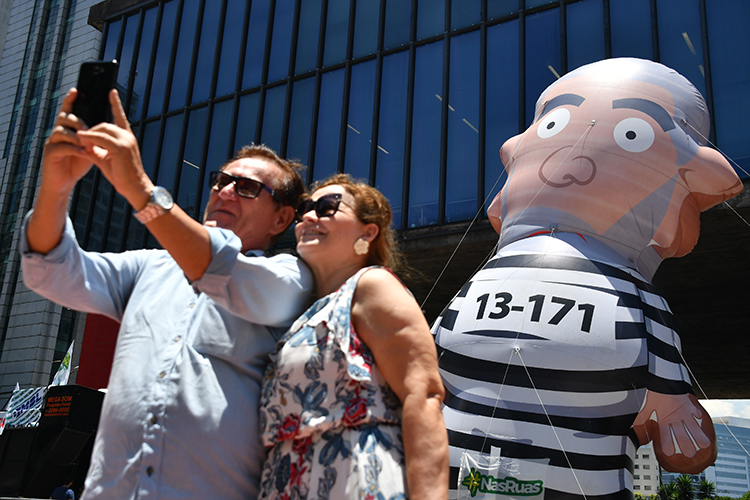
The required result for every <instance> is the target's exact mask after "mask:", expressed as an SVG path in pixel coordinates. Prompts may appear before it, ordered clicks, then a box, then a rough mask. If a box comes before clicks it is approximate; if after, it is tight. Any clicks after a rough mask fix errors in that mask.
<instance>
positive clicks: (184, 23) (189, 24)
mask: <svg viewBox="0 0 750 500" xmlns="http://www.w3.org/2000/svg"><path fill="white" fill-rule="evenodd" d="M197 18H198V0H184V3H183V5H182V20H181V21H180V35H179V39H178V40H177V56H176V57H175V60H174V69H173V71H172V92H171V94H170V96H169V111H174V110H175V109H178V108H182V107H183V106H185V98H186V97H187V84H188V79H189V77H190V62H191V61H192V59H193V41H194V40H195V24H196V21H197Z"/></svg>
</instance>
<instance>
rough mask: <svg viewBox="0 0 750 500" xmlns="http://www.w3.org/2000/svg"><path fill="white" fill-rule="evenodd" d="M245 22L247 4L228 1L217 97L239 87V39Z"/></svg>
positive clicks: (238, 1)
mask: <svg viewBox="0 0 750 500" xmlns="http://www.w3.org/2000/svg"><path fill="white" fill-rule="evenodd" d="M244 20H245V2H244V1H243V0H228V1H227V14H226V17H224V35H223V37H222V40H223V43H222V44H221V59H219V76H218V77H217V79H216V97H221V96H224V95H227V94H229V93H231V92H234V89H235V87H236V86H237V67H238V65H239V62H240V44H239V43H238V42H239V41H238V37H239V35H240V34H241V33H242V24H243V23H244Z"/></svg>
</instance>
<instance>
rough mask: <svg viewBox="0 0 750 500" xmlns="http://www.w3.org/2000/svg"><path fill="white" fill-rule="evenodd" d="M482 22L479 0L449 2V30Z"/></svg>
mask: <svg viewBox="0 0 750 500" xmlns="http://www.w3.org/2000/svg"><path fill="white" fill-rule="evenodd" d="M481 20H482V2H481V0H461V1H460V2H456V1H453V2H451V29H452V30H457V29H460V28H465V27H466V26H471V25H473V24H476V23H478V22H479V21H481Z"/></svg>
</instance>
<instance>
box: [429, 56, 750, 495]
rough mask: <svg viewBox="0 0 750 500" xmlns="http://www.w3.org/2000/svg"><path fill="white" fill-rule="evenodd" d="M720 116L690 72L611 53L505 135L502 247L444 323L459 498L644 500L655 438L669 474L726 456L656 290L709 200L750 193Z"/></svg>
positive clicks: (553, 90)
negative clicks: (643, 472) (643, 464)
mask: <svg viewBox="0 0 750 500" xmlns="http://www.w3.org/2000/svg"><path fill="white" fill-rule="evenodd" d="M708 124H709V119H708V115H707V113H706V110H705V103H704V101H703V99H702V97H701V96H700V94H699V93H698V92H697V91H696V90H695V88H694V87H693V86H692V85H691V84H690V83H689V82H688V81H687V80H686V79H684V78H683V77H682V76H680V75H678V74H677V73H675V72H674V71H672V70H670V69H668V68H666V67H664V66H662V65H660V64H657V63H653V62H651V61H642V60H636V59H610V60H606V61H600V62H597V63H594V64H590V65H588V66H584V67H582V68H579V69H578V70H576V71H573V72H572V73H570V74H568V75H566V76H565V77H564V78H562V79H560V80H558V81H557V82H556V83H555V84H554V85H552V86H550V87H549V88H548V89H547V90H546V91H545V92H544V94H542V96H541V97H540V98H539V101H538V103H537V111H536V117H535V120H534V123H533V124H532V125H531V127H529V129H528V130H527V131H525V132H524V133H523V134H520V135H518V136H516V137H513V138H512V139H510V140H508V141H507V142H506V143H505V145H503V147H502V149H501V156H502V160H503V163H504V164H505V166H506V169H507V171H508V180H507V182H506V185H505V186H504V188H503V189H502V190H501V192H500V193H499V195H498V196H497V197H496V198H495V200H494V201H493V204H492V205H491V207H490V209H489V210H488V215H489V216H490V220H491V222H492V223H493V226H494V227H495V229H496V230H497V231H498V232H499V233H500V242H499V245H498V250H497V254H496V255H495V256H494V258H493V259H491V260H490V261H489V262H488V263H487V264H486V265H485V266H484V268H483V269H481V270H480V271H479V272H477V273H476V274H475V275H474V276H473V277H472V278H471V280H470V281H469V282H468V283H466V285H465V286H464V287H463V288H462V289H461V291H460V292H459V293H458V294H457V295H456V297H454V299H453V300H452V301H451V303H450V304H449V305H448V306H447V307H446V308H445V310H444V311H443V313H442V314H441V317H440V318H438V319H437V321H436V323H435V325H434V326H433V329H432V331H433V333H434V335H435V342H436V343H437V345H438V352H439V360H440V361H439V363H440V369H441V375H442V377H443V382H444V384H445V387H446V393H447V394H446V399H445V406H444V409H443V417H444V420H445V424H446V427H447V428H448V431H449V444H450V447H451V458H450V465H451V478H452V479H451V488H452V489H454V490H456V492H455V494H456V495H457V497H458V498H473V499H477V498H521V497H523V498H532V499H535V498H536V499H541V498H544V499H545V500H557V499H561V500H563V499H564V500H573V499H585V498H591V497H592V496H595V497H597V498H632V482H633V474H634V469H633V457H634V455H635V450H636V449H637V448H638V446H639V445H642V444H645V443H648V442H652V443H653V447H654V453H655V455H656V457H657V458H658V460H659V462H660V464H661V465H662V466H663V467H664V468H666V469H667V470H669V471H674V472H686V473H697V472H699V471H701V470H703V469H704V468H705V467H706V466H708V465H710V464H711V463H713V461H714V460H715V459H716V440H715V434H714V429H713V424H712V423H711V419H710V418H709V416H708V414H707V413H706V412H705V410H704V409H703V408H702V407H701V405H700V403H699V402H698V400H697V399H696V398H695V396H694V395H693V394H692V393H693V390H692V387H691V381H690V376H689V374H688V370H687V368H686V367H685V366H684V364H683V359H682V355H681V353H680V340H679V336H678V335H677V333H676V332H675V331H674V329H673V328H674V318H673V317H672V313H671V311H670V310H669V306H668V305H667V303H666V301H665V300H664V299H663V298H662V297H661V296H660V295H659V292H658V291H657V290H656V289H655V288H654V287H653V285H652V284H651V283H650V282H649V279H650V278H651V275H652V274H653V272H654V271H655V270H656V268H657V266H658V264H659V263H660V262H661V259H663V258H666V257H670V256H675V255H683V254H685V253H687V252H689V251H690V250H691V249H692V247H693V246H694V245H695V242H696V240H697V238H698V232H699V214H700V211H701V210H705V209H707V208H708V207H710V206H712V205H715V204H717V203H720V202H721V201H723V200H726V199H728V198H730V197H731V196H733V195H734V194H737V193H738V192H739V191H741V188H742V185H741V183H740V181H739V179H738V177H737V176H736V174H735V173H734V171H733V170H732V169H731V168H730V166H729V164H728V163H727V162H726V160H724V159H723V158H722V157H721V156H720V155H719V154H718V153H717V152H715V151H714V150H712V149H710V148H707V147H705V146H703V144H705V139H704V137H705V136H707V135H708ZM502 495H504V496H502Z"/></svg>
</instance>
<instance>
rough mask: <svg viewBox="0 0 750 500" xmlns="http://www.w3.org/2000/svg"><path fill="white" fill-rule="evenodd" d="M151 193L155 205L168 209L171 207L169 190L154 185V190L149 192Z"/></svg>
mask: <svg viewBox="0 0 750 500" xmlns="http://www.w3.org/2000/svg"><path fill="white" fill-rule="evenodd" d="M151 195H152V196H153V197H154V201H155V202H156V204H157V205H159V206H160V207H162V208H164V209H166V210H169V209H170V208H172V204H173V201H172V195H171V194H169V191H167V190H166V189H164V188H162V187H158V186H157V187H155V188H154V191H153V192H152V193H151Z"/></svg>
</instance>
